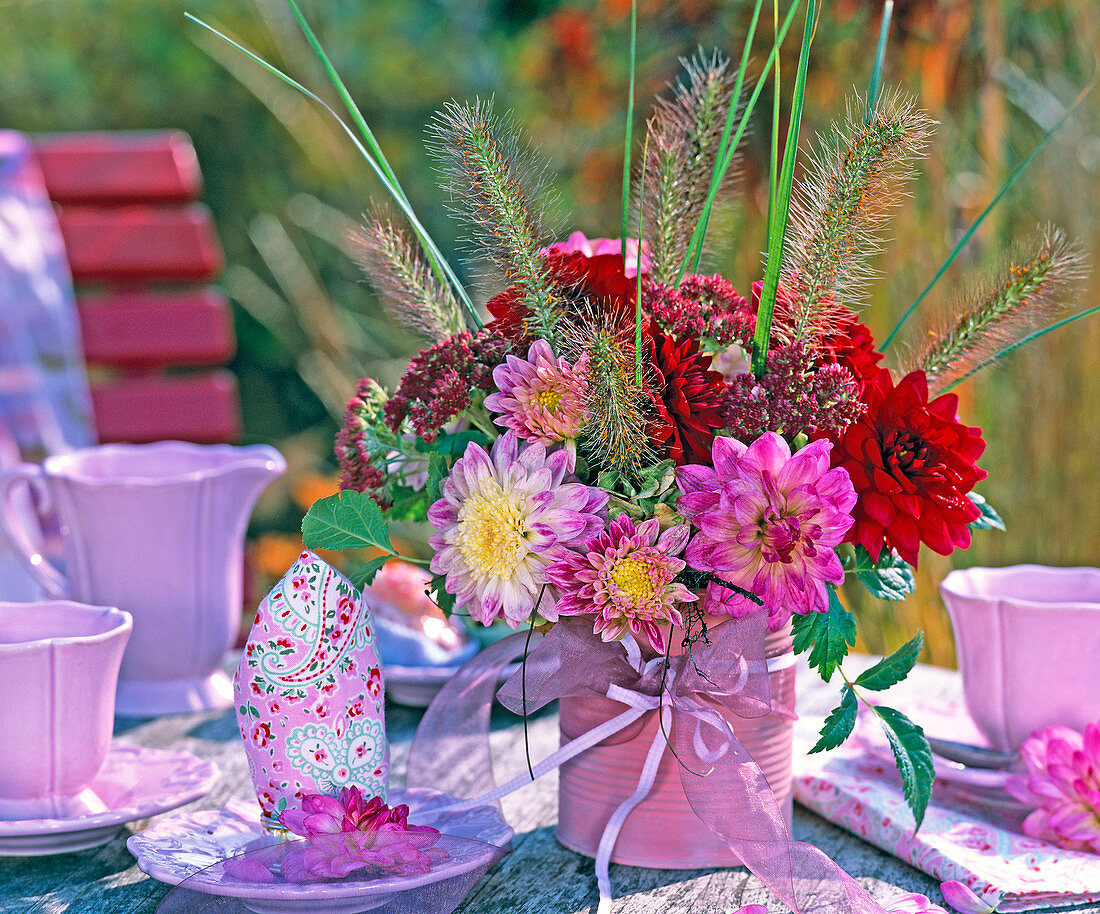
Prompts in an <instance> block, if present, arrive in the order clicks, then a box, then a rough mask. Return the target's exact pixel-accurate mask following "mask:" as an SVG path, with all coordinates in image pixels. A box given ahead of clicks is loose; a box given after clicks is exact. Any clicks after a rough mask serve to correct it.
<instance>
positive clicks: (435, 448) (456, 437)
mask: <svg viewBox="0 0 1100 914" xmlns="http://www.w3.org/2000/svg"><path fill="white" fill-rule="evenodd" d="M471 442H475V443H477V444H480V445H481V446H482V447H488V446H489V436H488V435H486V434H485V432H479V431H477V430H476V429H472V430H470V431H465V432H455V433H454V434H452V435H440V436H439V437H438V438H436V440H435V442H434V443H433V444H431V445H426V447H430V448H431V451H430V453H439V454H442V455H443V456H444V457H461V456H462V455H463V454H464V453H466V448H467V447H468V446H469V445H470V443H471Z"/></svg>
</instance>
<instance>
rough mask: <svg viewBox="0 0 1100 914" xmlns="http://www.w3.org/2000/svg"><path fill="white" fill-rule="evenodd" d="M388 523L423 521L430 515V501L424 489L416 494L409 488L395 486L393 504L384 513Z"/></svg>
mask: <svg viewBox="0 0 1100 914" xmlns="http://www.w3.org/2000/svg"><path fill="white" fill-rule="evenodd" d="M383 513H384V515H385V517H386V520H387V521H391V522H392V521H395V520H408V521H422V520H424V518H425V517H426V516H427V513H428V500H427V496H426V494H425V492H424V490H423V489H421V490H420V491H419V492H416V491H414V490H412V489H410V488H409V487H408V486H394V492H393V502H392V504H391V505H390V506H389V507H388V508H387V509H386V510H385V511H384V512H383Z"/></svg>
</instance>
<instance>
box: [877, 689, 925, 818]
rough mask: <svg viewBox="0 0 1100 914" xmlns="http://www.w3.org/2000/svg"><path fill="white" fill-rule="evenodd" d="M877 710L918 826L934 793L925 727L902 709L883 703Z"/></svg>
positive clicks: (903, 790) (902, 786)
mask: <svg viewBox="0 0 1100 914" xmlns="http://www.w3.org/2000/svg"><path fill="white" fill-rule="evenodd" d="M874 711H875V714H877V715H878V719H879V721H880V722H881V723H882V729H883V730H885V731H886V738H887V739H888V740H890V748H891V749H893V750H894V761H895V762H897V766H898V772H899V773H900V774H901V789H902V792H903V793H904V794H905V801H906V802H907V803H908V804H909V808H910V809H911V810H912V811H913V820H914V822H915V823H916V828H917V829H919V828H920V824H921V822H923V821H924V812H925V810H926V809H927V808H928V800H929V798H930V797H931V796H932V779H933V777H934V776H935V774H934V771H933V768H932V750H931V749H930V748H929V746H928V740H926V739H925V738H924V730H923V729H921V728H920V727H919V726H917V725H916V724H915V723H913V722H912V721H911V720H910V719H909V718H908V717H906V716H905V715H904V714H902V713H901V712H900V711H895V710H894V709H893V708H883V707H876V708H875V709H874ZM914 830H915V829H914Z"/></svg>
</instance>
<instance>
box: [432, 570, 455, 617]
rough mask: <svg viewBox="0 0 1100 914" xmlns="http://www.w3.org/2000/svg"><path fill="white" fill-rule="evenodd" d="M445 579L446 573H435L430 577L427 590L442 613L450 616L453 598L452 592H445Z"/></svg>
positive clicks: (452, 609) (453, 605)
mask: <svg viewBox="0 0 1100 914" xmlns="http://www.w3.org/2000/svg"><path fill="white" fill-rule="evenodd" d="M446 581H447V577H446V575H442V574H437V575H436V576H435V577H433V578H432V583H431V584H430V585H429V591H430V593H431V594H432V595H433V596H434V597H435V605H436V606H438V607H439V609H440V611H441V612H442V613H443V615H445V616H447V617H450V615H451V613H452V612H454V608H455V598H454V594H450V593H447V588H446V586H445V585H446Z"/></svg>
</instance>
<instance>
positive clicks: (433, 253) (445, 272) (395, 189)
mask: <svg viewBox="0 0 1100 914" xmlns="http://www.w3.org/2000/svg"><path fill="white" fill-rule="evenodd" d="M288 2H292V0H288ZM184 17H185V18H187V19H189V20H190V21H191V22H194V23H195V24H196V25H199V26H201V27H202V28H204V29H206V30H207V31H208V32H210V33H211V34H213V35H214V36H216V37H217V38H220V39H221V40H222V41H224V42H226V43H227V44H229V45H231V46H232V47H234V48H236V49H237V50H238V51H240V52H241V53H242V54H244V55H245V56H246V57H248V58H249V59H251V60H253V61H255V62H256V63H258V64H259V65H260V66H261V67H263V68H264V69H265V70H267V71H268V72H269V73H271V74H272V75H274V76H277V77H278V78H279V79H281V80H282V81H283V82H285V83H286V84H287V85H288V86H290V87H291V88H293V89H295V90H296V91H298V92H300V93H302V95H304V96H305V97H306V98H308V99H309V100H310V101H312V102H315V103H316V104H318V105H320V106H321V107H322V108H323V109H324V110H325V111H327V112H328V113H329V114H330V115H332V117H333V118H334V119H335V121H336V123H337V124H338V125H339V126H340V129H342V130H343V131H344V133H346V134H347V136H348V138H349V139H350V140H351V141H352V143H353V144H354V145H355V148H356V149H357V150H358V151H359V154H360V155H361V156H362V157H363V158H364V159H365V160H366V162H367V164H368V165H369V166H370V167H371V170H372V171H373V172H374V173H375V176H376V177H377V178H378V180H379V181H381V182H382V186H383V187H384V188H385V189H386V191H387V193H389V195H390V196H391V197H393V199H394V202H395V203H396V204H397V206H398V207H399V208H400V210H401V212H402V213H404V215H405V218H406V219H408V220H409V225H410V226H412V229H413V232H415V233H416V237H417V239H418V240H419V241H420V244H421V245H422V246H423V248H424V253H425V255H426V256H427V258H428V260H429V262H430V263H431V265H432V269H433V270H435V271H436V273H437V274H438V275H440V276H441V277H446V280H447V282H448V283H450V285H451V287H452V288H453V289H454V294H455V295H457V296H458V298H459V300H460V301H461V302H462V306H463V309H464V310H465V312H466V320H467V321H468V322H469V324H470V326H472V327H473V328H474V329H477V330H480V329H481V327H482V326H483V325H482V323H481V318H479V317H478V315H477V311H476V310H475V309H474V305H473V302H472V301H471V300H470V296H469V294H468V293H467V292H466V289H465V287H464V286H463V285H462V282H461V280H459V278H458V275H457V274H456V273H455V272H454V270H453V269H452V268H451V265H450V264H449V263H448V262H447V258H445V257H444V256H443V253H442V252H441V251H440V250H439V247H438V245H436V243H435V241H434V240H433V239H432V237H431V235H429V234H428V230H427V229H426V228H424V226H423V224H422V223H421V222H420V220H419V218H417V215H416V213H415V212H414V211H413V208H412V205H411V204H410V203H409V200H408V197H406V196H405V191H404V190H403V189H402V188H401V184H400V182H399V181H398V180H397V178H396V176H395V175H394V174H393V169H392V168H390V165H389V162H388V161H387V160H386V157H385V156H384V155H383V154H382V150H381V149H380V148H379V147H378V144H377V143H376V142H375V141H374V136H373V134H371V133H370V128H369V127H367V126H366V121H365V120H363V118H362V115H361V114H359V120H361V121H362V123H363V128H365V130H366V133H364V137H363V139H360V137H358V136H356V134H355V131H354V130H352V129H351V127H349V126H348V124H347V122H346V121H345V120H344V119H343V118H342V117H340V115H339V114H337V113H336V111H334V110H333V108H332V106H331V105H329V104H328V103H327V102H325V101H324V100H323V99H321V98H320V97H319V96H318V95H317V94H316V93H314V92H311V91H310V90H309V89H307V88H306V87H305V86H303V85H302V84H301V83H300V82H298V81H297V80H295V79H293V78H292V77H291V76H289V75H288V74H286V73H284V72H283V71H282V70H280V69H279V68H278V67H276V66H274V65H273V64H270V63H268V62H267V61H266V60H264V59H263V58H262V57H260V56H259V55H258V54H255V53H253V52H252V51H250V50H248V48H246V47H245V46H244V45H242V44H240V43H239V42H236V41H234V40H233V39H232V38H230V37H229V36H228V35H226V34H224V33H223V32H220V31H218V30H217V29H216V28H214V27H213V26H211V25H208V24H207V23H205V22H203V21H202V20H201V19H199V18H198V17H196V16H193V15H192V14H191V13H184ZM310 34H312V33H310ZM326 59H327V58H326ZM337 78H339V77H337ZM345 92H346V89H345ZM348 103H349V104H350V105H351V106H352V107H353V108H354V107H355V104H354V102H353V101H351V98H350V96H348ZM356 111H357V112H358V109H356ZM364 142H366V145H364ZM368 147H371V148H368Z"/></svg>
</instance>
